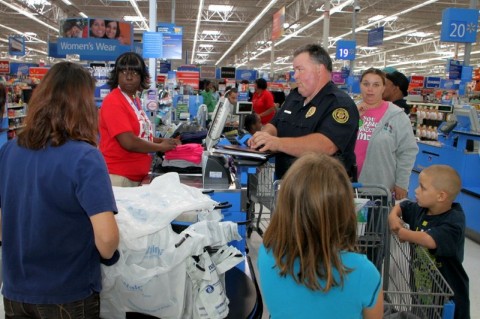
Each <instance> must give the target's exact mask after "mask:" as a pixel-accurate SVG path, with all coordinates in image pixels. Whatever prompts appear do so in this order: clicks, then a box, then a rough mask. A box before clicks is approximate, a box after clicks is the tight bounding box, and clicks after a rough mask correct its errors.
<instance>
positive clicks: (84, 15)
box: [78, 11, 88, 18]
mask: <svg viewBox="0 0 480 319" xmlns="http://www.w3.org/2000/svg"><path fill="white" fill-rule="evenodd" d="M78 14H79V15H81V16H82V17H84V18H88V16H87V15H86V14H85V13H83V11H80V12H79V13H78Z"/></svg>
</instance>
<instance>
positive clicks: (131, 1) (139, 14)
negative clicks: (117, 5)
mask: <svg viewBox="0 0 480 319" xmlns="http://www.w3.org/2000/svg"><path fill="white" fill-rule="evenodd" d="M130 4H131V5H132V7H133V9H134V10H135V13H136V14H137V16H139V17H142V18H143V14H142V12H141V11H140V9H139V8H138V6H137V1H136V0H130ZM145 20H146V19H145V18H143V21H142V22H143V27H144V29H145V30H148V29H149V27H148V24H147V22H146V21H145Z"/></svg>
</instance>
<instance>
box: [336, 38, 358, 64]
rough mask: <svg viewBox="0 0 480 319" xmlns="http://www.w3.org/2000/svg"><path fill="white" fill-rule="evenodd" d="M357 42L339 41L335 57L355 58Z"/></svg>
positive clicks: (340, 58)
mask: <svg viewBox="0 0 480 319" xmlns="http://www.w3.org/2000/svg"><path fill="white" fill-rule="evenodd" d="M356 47H357V42H356V41H353V40H339V41H337V50H336V54H335V58H336V59H338V60H355V48H356Z"/></svg>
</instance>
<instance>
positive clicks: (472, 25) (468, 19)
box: [440, 8, 478, 43]
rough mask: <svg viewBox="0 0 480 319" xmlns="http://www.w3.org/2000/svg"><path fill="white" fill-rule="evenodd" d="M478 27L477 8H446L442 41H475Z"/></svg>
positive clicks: (443, 16)
mask: <svg viewBox="0 0 480 319" xmlns="http://www.w3.org/2000/svg"><path fill="white" fill-rule="evenodd" d="M477 27H478V10H477V9H460V8H448V9H445V10H443V13H442V32H441V35H440V41H443V42H464V43H473V42H475V41H476V38H477Z"/></svg>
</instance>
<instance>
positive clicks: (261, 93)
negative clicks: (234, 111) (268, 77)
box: [252, 79, 275, 125]
mask: <svg viewBox="0 0 480 319" xmlns="http://www.w3.org/2000/svg"><path fill="white" fill-rule="evenodd" d="M252 104H253V110H254V111H255V113H257V114H258V115H260V119H261V121H262V125H265V124H267V123H269V122H270V120H271V119H272V118H273V116H274V115H275V103H274V102H273V94H272V93H271V92H270V91H268V90H267V81H265V80H264V79H256V80H255V93H253V97H252Z"/></svg>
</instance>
